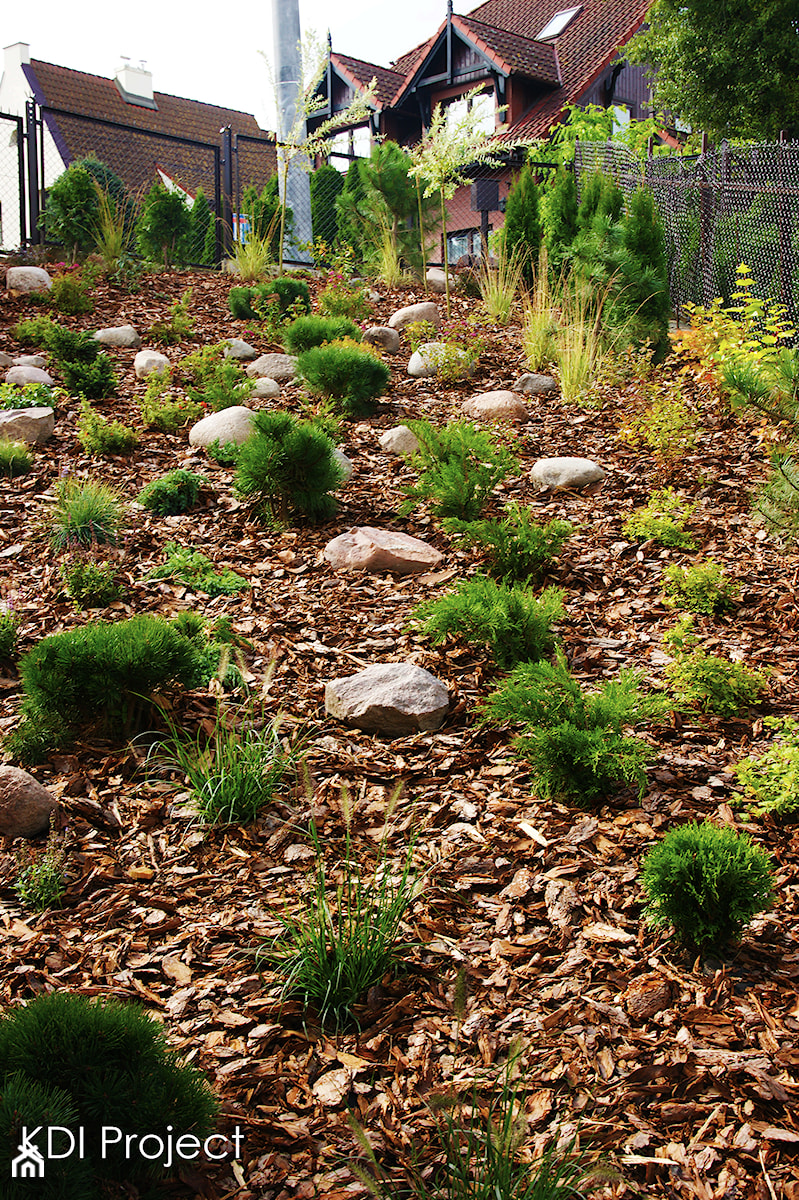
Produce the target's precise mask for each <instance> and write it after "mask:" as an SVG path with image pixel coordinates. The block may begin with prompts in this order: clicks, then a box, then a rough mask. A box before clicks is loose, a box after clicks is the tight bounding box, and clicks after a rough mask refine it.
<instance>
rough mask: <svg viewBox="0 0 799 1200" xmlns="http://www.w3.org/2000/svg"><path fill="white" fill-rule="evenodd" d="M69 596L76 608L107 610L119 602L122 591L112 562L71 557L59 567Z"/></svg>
mask: <svg viewBox="0 0 799 1200" xmlns="http://www.w3.org/2000/svg"><path fill="white" fill-rule="evenodd" d="M58 570H59V574H60V575H61V578H62V579H63V581H64V587H65V588H66V592H67V595H68V596H69V598H70V600H71V601H72V602H73V604H74V605H75V607H76V608H78V609H84V608H107V607H108V605H109V604H111V603H112V601H114V600H117V599H118V598H119V596H120V595H121V592H122V589H121V587H120V586H119V583H118V581H117V575H116V570H115V569H114V564H113V563H111V562H97V561H95V560H94V559H92V558H86V557H71V558H67V559H65V560H64V561H63V562H62V563H61V564H60V565H59V568H58Z"/></svg>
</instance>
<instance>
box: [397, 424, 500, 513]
mask: <svg viewBox="0 0 799 1200" xmlns="http://www.w3.org/2000/svg"><path fill="white" fill-rule="evenodd" d="M409 426H410V428H411V429H412V430H413V432H414V433H415V434H416V437H417V438H418V440H419V451H418V453H417V454H415V455H414V456H413V458H412V460H411V461H412V463H413V465H415V466H417V467H418V469H419V479H418V481H417V483H416V484H415V485H412V486H410V487H407V488H406V489H405V495H406V496H407V499H406V500H404V501H403V503H402V505H401V506H400V509H399V512H400V514H401V515H402V516H406V515H407V514H408V513H410V512H412V511H413V509H414V508H416V506H417V504H418V503H419V502H420V501H421V500H427V501H429V502H430V504H431V507H432V510H433V512H434V513H435V514H436V516H439V517H456V518H459V519H460V520H462V521H474V520H476V519H477V517H479V515H480V513H481V511H482V509H483V507H484V506H485V504H486V503H487V502H488V498H489V496H490V495H491V493H492V491H493V490H494V488H495V487H496V486H497V484H498V483H501V481H502V480H503V479H505V477H506V476H507V475H511V474H513V473H515V472H516V471H518V469H519V464H518V461H517V459H516V458H514V456H513V455H512V454H511V452H510V451H509V450H508V449H507V447H506V446H503V445H502V443H501V442H498V441H497V440H496V439H495V438H493V437H492V436H491V435H490V434H489V433H486V432H485V431H484V430H482V429H478V428H477V427H476V426H475V425H473V424H472V423H471V422H470V421H450V422H449V424H447V425H444V426H442V428H440V429H436V428H435V427H434V426H433V425H430V424H429V422H427V421H411V422H409Z"/></svg>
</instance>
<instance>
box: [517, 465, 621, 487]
mask: <svg viewBox="0 0 799 1200" xmlns="http://www.w3.org/2000/svg"><path fill="white" fill-rule="evenodd" d="M530 478H531V479H532V481H533V483H536V484H538V486H539V487H541V488H544V487H551V488H581V487H588V485H589V484H591V483H599V481H600V480H601V479H604V478H605V472H604V471H603V469H602V467H600V466H599V464H598V463H595V462H592V460H591V459H590V458H539V460H538V462H537V463H534V464H533V468H532V470H531V471H530Z"/></svg>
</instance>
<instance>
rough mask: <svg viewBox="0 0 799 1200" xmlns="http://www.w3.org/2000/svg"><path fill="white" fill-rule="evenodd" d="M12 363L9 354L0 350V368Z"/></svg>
mask: <svg viewBox="0 0 799 1200" xmlns="http://www.w3.org/2000/svg"><path fill="white" fill-rule="evenodd" d="M13 365H14V360H13V358H12V357H11V355H10V354H6V352H5V350H0V369H1V370H5V368H6V367H11V366H13Z"/></svg>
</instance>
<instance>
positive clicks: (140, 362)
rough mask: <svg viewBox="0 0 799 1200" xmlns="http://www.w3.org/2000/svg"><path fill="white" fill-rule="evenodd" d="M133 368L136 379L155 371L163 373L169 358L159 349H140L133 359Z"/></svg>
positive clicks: (167, 367) (166, 369) (167, 368)
mask: <svg viewBox="0 0 799 1200" xmlns="http://www.w3.org/2000/svg"><path fill="white" fill-rule="evenodd" d="M133 370H134V373H135V375H136V378H137V379H146V378H147V376H148V375H153V374H156V373H157V374H159V375H163V374H164V372H165V371H168V370H169V359H168V358H167V356H166V355H165V354H162V353H161V351H160V350H140V351H139V353H138V354H137V355H136V357H135V358H134V360H133Z"/></svg>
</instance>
